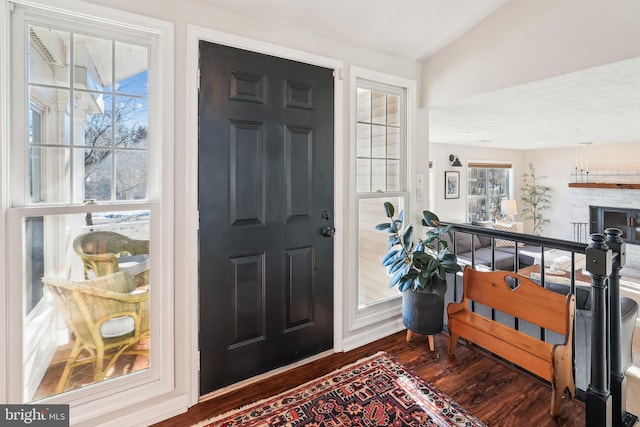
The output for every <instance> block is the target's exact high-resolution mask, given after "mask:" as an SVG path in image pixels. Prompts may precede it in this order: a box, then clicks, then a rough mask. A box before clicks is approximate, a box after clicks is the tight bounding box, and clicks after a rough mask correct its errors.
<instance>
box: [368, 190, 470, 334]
mask: <svg viewBox="0 0 640 427" xmlns="http://www.w3.org/2000/svg"><path fill="white" fill-rule="evenodd" d="M384 209H385V213H386V216H387V218H389V222H385V223H382V224H378V225H376V229H378V230H383V231H386V232H387V233H389V250H388V251H387V254H386V255H385V257H384V258H383V260H382V265H383V266H385V267H387V272H388V273H389V274H390V275H391V281H390V286H392V287H393V286H397V287H398V289H399V290H400V292H402V321H403V323H404V325H405V327H406V328H407V329H408V330H409V331H413V332H417V333H419V334H423V335H435V334H437V333H439V332H440V331H442V325H443V319H444V294H445V292H446V290H447V273H457V272H458V271H460V270H461V268H460V265H458V259H457V257H456V255H455V254H452V253H450V252H449V249H448V244H447V241H446V240H444V239H443V238H442V236H443V235H444V234H446V233H448V232H449V230H450V229H451V224H449V225H443V224H442V223H441V222H440V219H439V218H438V216H437V215H436V214H434V213H433V212H430V211H424V212H422V215H423V220H422V224H423V225H425V226H427V227H429V228H428V229H427V232H426V238H425V239H417V240H416V241H415V242H414V240H413V225H411V224H409V225H407V226H406V227H403V223H404V212H403V211H401V212H400V213H399V214H398V216H397V217H395V208H394V206H393V204H391V203H389V202H385V204H384Z"/></svg>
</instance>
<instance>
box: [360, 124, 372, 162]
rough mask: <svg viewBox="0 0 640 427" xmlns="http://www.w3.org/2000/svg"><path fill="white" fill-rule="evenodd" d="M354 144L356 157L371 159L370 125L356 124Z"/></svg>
mask: <svg viewBox="0 0 640 427" xmlns="http://www.w3.org/2000/svg"><path fill="white" fill-rule="evenodd" d="M356 143H357V147H356V150H357V152H356V155H357V156H358V157H371V125H368V124H361V123H358V135H357V136H356Z"/></svg>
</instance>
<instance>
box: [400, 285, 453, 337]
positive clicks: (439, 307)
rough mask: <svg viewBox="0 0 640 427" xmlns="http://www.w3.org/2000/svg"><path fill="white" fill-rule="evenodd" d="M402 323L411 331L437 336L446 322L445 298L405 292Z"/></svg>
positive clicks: (403, 294) (403, 295)
mask: <svg viewBox="0 0 640 427" xmlns="http://www.w3.org/2000/svg"><path fill="white" fill-rule="evenodd" d="M402 322H403V323H404V326H405V327H406V328H407V329H409V330H410V331H413V332H416V333H418V334H422V335H436V334H438V333H440V332H441V331H442V325H443V322H444V296H440V295H437V294H425V293H422V292H414V291H405V292H403V293H402Z"/></svg>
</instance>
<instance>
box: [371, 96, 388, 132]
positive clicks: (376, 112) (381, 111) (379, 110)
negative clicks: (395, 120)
mask: <svg viewBox="0 0 640 427" xmlns="http://www.w3.org/2000/svg"><path fill="white" fill-rule="evenodd" d="M371 122H372V123H379V124H382V125H384V124H386V123H387V94H386V93H384V92H375V91H373V92H371Z"/></svg>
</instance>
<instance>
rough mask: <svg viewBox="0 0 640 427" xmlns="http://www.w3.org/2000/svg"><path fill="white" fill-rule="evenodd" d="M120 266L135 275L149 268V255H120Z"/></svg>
mask: <svg viewBox="0 0 640 427" xmlns="http://www.w3.org/2000/svg"><path fill="white" fill-rule="evenodd" d="M118 268H120V270H123V271H128V272H129V273H131V274H132V275H134V276H137V275H138V274H140V273H142V272H144V271H147V270H148V269H149V255H148V254H142V255H133V256H121V257H118Z"/></svg>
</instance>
